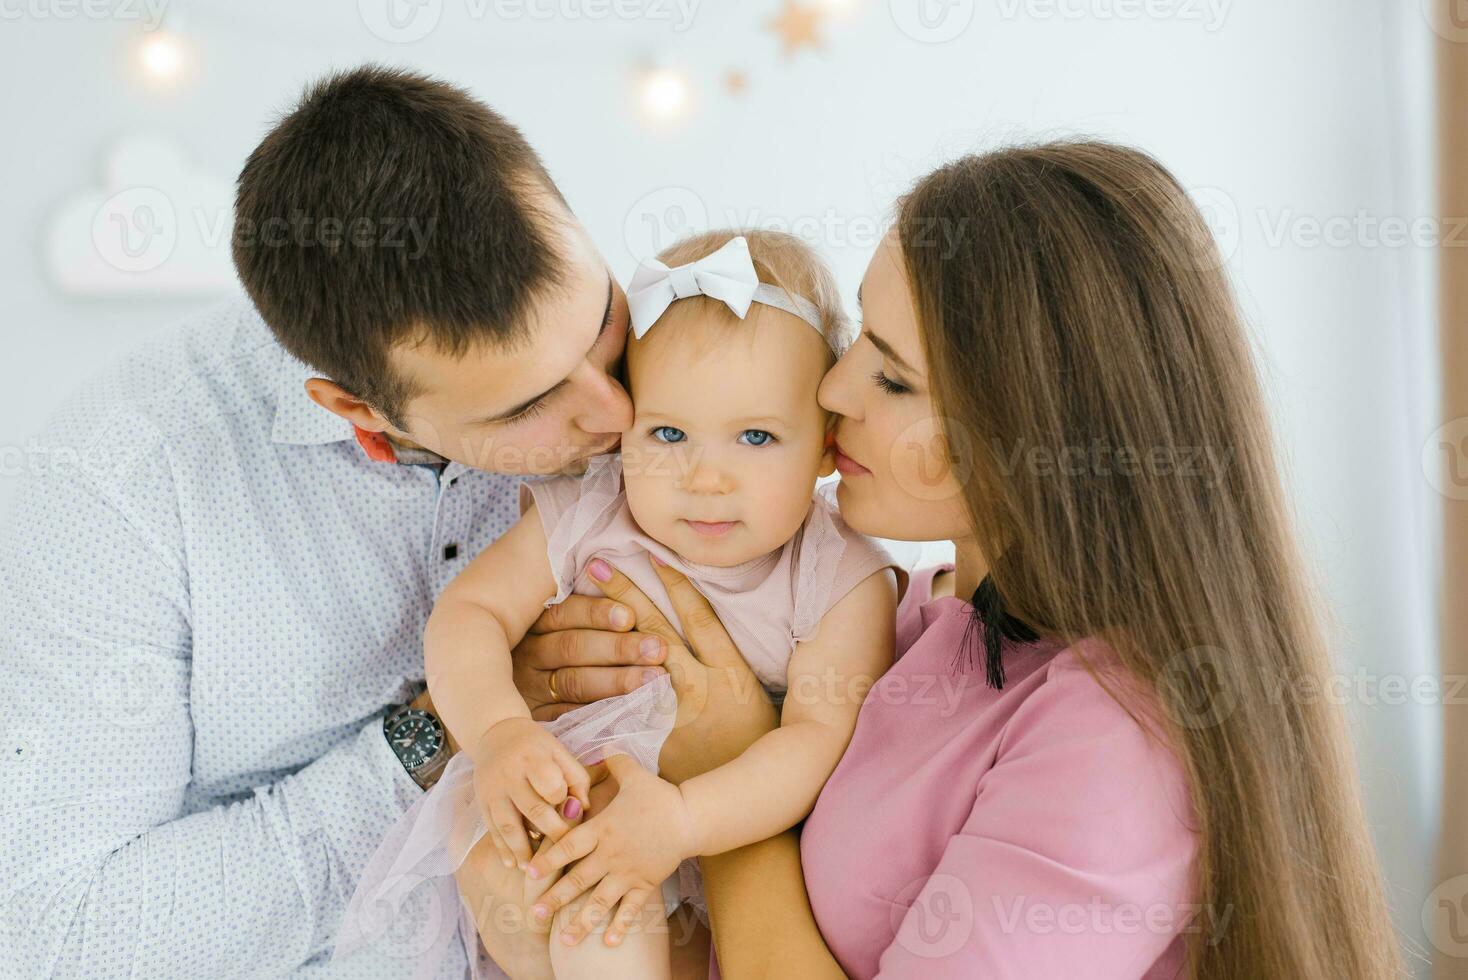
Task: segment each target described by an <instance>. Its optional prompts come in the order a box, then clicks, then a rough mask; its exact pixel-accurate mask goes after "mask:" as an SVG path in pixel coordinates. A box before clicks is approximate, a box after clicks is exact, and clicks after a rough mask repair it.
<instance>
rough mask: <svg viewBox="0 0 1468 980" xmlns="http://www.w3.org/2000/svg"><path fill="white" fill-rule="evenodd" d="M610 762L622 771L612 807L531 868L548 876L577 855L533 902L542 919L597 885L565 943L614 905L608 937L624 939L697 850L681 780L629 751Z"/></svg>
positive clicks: (570, 942)
mask: <svg viewBox="0 0 1468 980" xmlns="http://www.w3.org/2000/svg"><path fill="white" fill-rule="evenodd" d="M607 768H608V769H609V770H610V772H611V774H612V775H613V776H614V777H616V780H617V795H616V796H615V797H613V799H612V801H611V802H610V803H608V804H607V806H606V809H604V810H602V811H601V812H600V813H598V814H596V815H595V816H593V817H591V818H590V819H588V820H587V821H586V822H585V823H583V824H582V825H581V826H579V827H576V828H575V829H573V830H572V831H571V832H570V833H568V834H567V835H566V836H565V837H563V838H561V839H560V840H559V841H558V842H556V844H555V845H553V846H551V847H549V848H544V849H542V850H541V851H540V852H539V853H537V854H536V855H535V858H534V860H532V861H531V862H530V866H529V867H528V868H527V869H526V871H525V873H526V875H527V876H528V877H530V878H532V879H536V878H544V877H546V876H547V875H550V874H552V873H553V872H554V871H555V870H556V869H557V868H563V867H565V866H566V865H567V864H570V863H571V862H572V861H576V864H574V865H572V866H571V868H570V869H569V870H568V871H567V872H566V873H565V874H564V875H562V876H561V879H560V881H557V882H556V883H555V885H553V886H552V887H551V889H550V890H549V891H547V892H546V893H545V894H544V895H542V896H541V897H540V901H538V902H537V903H536V904H535V907H534V909H532V912H531V914H532V915H534V916H535V917H536V919H538V920H539V921H541V922H549V921H550V918H551V916H552V915H554V914H555V911H556V910H557V909H559V908H561V907H562V906H564V905H566V904H568V903H570V902H572V901H574V900H575V899H576V897H577V896H578V895H580V894H581V893H583V892H586V891H591V890H592V889H595V890H594V891H591V898H590V900H589V901H587V902H586V903H585V904H584V905H583V906H582V908H581V912H580V914H578V915H577V916H576V918H575V921H573V922H572V923H571V924H570V925H569V926H568V927H567V928H566V930H565V931H564V932H562V933H561V942H563V943H565V944H566V945H568V946H574V945H576V944H577V943H578V942H580V941H581V939H582V938H583V937H584V936H585V935H586V934H587V932H589V931H590V930H591V929H593V928H595V927H596V925H597V923H599V922H601V921H602V920H603V919H605V918H606V917H607V916H608V915H609V914H610V913H611V911H612V909H614V908H615V909H616V910H617V914H616V917H615V918H614V919H613V920H612V923H611V925H610V926H608V927H607V931H606V934H605V936H604V937H603V940H604V941H605V942H606V944H607V945H609V946H615V945H617V943H619V942H621V940H622V936H623V935H624V934H625V933H626V932H627V930H628V929H629V928H630V927H631V926H632V924H633V923H635V922H637V921H638V919H639V918H640V916H641V914H642V907H643V905H645V904H646V903H647V900H648V899H649V898H651V897H652V896H653V895H654V894H656V889H659V888H661V887H662V883H663V879H664V878H666V877H668V875H670V874H672V873H673V871H674V870H676V869H677V867H678V862H680V861H682V860H683V859H684V858H687V857H693V856H694V855H696V854H697V853H698V835H697V834H696V833H695V829H694V826H693V819H692V817H691V816H690V815H689V813H688V807H687V806H686V805H685V804H684V801H683V794H682V793H681V792H680V791H679V790H678V787H676V786H674V785H673V784H672V783H669V782H666V781H665V780H662V779H659V778H658V777H657V776H654V775H653V774H652V773H650V772H648V771H647V770H646V769H644V768H642V767H641V766H640V765H638V764H637V762H636V761H634V760H633V759H632V757H631V756H628V755H614V756H610V757H608V758H607ZM578 859H579V860H578ZM619 902H620V903H621V904H620V906H619V905H618V903H619Z"/></svg>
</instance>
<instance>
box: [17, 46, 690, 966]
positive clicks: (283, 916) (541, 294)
mask: <svg viewBox="0 0 1468 980" xmlns="http://www.w3.org/2000/svg"><path fill="white" fill-rule="evenodd" d="M235 221H236V226H235V237H234V255H235V262H236V266H237V269H238V271H239V275H240V279H241V281H242V282H243V283H244V286H245V288H246V290H247V292H248V294H249V297H250V300H251V301H252V304H247V303H244V302H242V301H241V302H234V303H227V304H224V305H223V306H221V307H218V308H216V309H214V310H211V311H210V312H208V313H206V314H203V315H201V316H199V317H197V318H195V319H193V320H191V321H189V322H187V323H185V324H184V325H183V326H182V329H180V330H179V331H177V332H176V333H175V334H173V335H172V336H170V337H168V338H167V339H165V340H163V341H162V342H161V343H157V344H155V345H153V346H152V347H150V348H148V349H146V350H144V351H142V352H140V353H139V354H137V355H135V356H133V357H132V358H130V359H129V360H127V361H125V362H124V363H122V364H121V365H119V366H118V367H117V368H116V369H115V370H114V371H112V372H111V373H109V374H107V375H105V376H104V377H102V378H100V379H98V380H96V381H94V382H92V383H91V384H89V385H88V386H86V387H85V388H84V390H83V391H82V392H81V393H80V394H79V395H78V396H77V397H76V398H75V399H74V400H73V401H72V402H71V403H70V404H69V405H68V406H67V407H66V408H65V409H63V410H62V411H61V412H60V413H59V415H58V416H57V417H56V418H55V419H54V420H53V422H52V423H51V425H50V426H49V428H48V430H47V433H46V435H45V441H46V444H47V445H48V446H49V447H51V449H52V450H54V451H53V452H52V453H51V454H50V455H49V456H48V458H49V459H52V460H55V461H57V462H58V465H54V466H51V467H49V468H48V469H47V470H46V471H45V472H40V473H36V474H34V475H33V476H32V477H31V478H30V480H29V482H28V483H27V485H26V486H25V488H24V489H23V490H22V492H21V493H20V496H19V501H18V503H17V506H16V511H15V512H14V514H13V516H12V519H11V521H10V522H9V525H8V527H7V529H6V530H5V533H4V538H3V543H0V611H3V621H4V624H5V625H4V633H3V637H4V639H3V647H0V671H3V675H4V683H3V691H4V708H5V723H4V727H5V730H6V731H7V732H8V733H9V734H8V736H7V741H6V743H5V745H6V760H7V761H6V763H5V769H4V771H3V772H4V781H5V784H4V785H5V788H4V793H3V801H4V802H3V805H0V815H3V817H0V837H3V843H0V890H3V894H0V899H3V902H4V905H3V906H0V922H3V926H4V932H3V939H0V945H3V947H4V948H5V949H6V950H7V956H8V961H7V964H6V967H5V971H4V972H6V974H7V975H11V972H12V971H14V972H18V973H19V974H20V975H22V976H32V975H39V976H46V975H63V976H82V977H89V978H91V977H114V976H117V977H143V978H153V977H175V976H188V977H196V976H202V977H210V978H218V977H228V976H240V975H250V976H276V975H291V974H296V973H305V972H308V971H309V972H311V975H313V976H332V975H342V976H352V977H370V976H407V975H411V973H412V971H413V969H414V967H415V963H414V962H413V960H412V958H411V955H410V952H411V951H398V952H397V953H394V952H393V951H392V950H391V949H389V950H387V951H386V952H382V953H381V955H380V956H378V957H377V958H376V959H373V958H371V957H362V958H357V959H354V960H352V961H351V962H350V963H349V964H336V965H331V964H328V963H327V957H328V954H329V950H330V948H331V944H332V942H333V940H334V938H335V936H336V933H337V930H338V928H339V926H340V922H341V916H342V912H343V908H344V905H345V903H346V901H347V899H348V898H349V897H350V895H351V893H352V890H353V888H354V887H355V884H356V881H357V877H358V875H359V873H360V871H361V868H362V865H363V863H364V862H365V860H366V858H367V856H368V855H369V854H370V853H371V852H372V850H373V848H374V847H375V846H376V844H377V842H378V841H379V839H380V838H381V837H382V835H383V833H384V831H385V830H386V829H387V828H388V827H389V826H390V825H391V824H392V822H393V821H394V820H395V819H396V818H397V817H398V816H399V815H400V814H401V813H402V812H403V811H404V810H405V809H406V808H407V807H408V806H409V805H411V803H412V802H413V801H414V800H415V799H416V798H417V797H418V796H419V795H420V794H421V792H422V786H425V785H428V784H429V783H431V780H432V778H433V776H434V775H435V774H436V772H437V770H438V769H439V768H441V766H442V763H443V759H444V756H445V751H446V750H444V749H442V748H441V747H440V745H439V743H440V742H441V741H442V739H441V737H438V736H436V735H435V733H434V730H433V721H432V719H431V718H426V719H425V717H423V716H415V715H404V714H403V713H402V711H401V710H400V709H399V708H397V707H394V706H400V705H401V704H402V703H403V702H405V701H409V700H411V699H413V698H414V697H415V695H419V693H420V692H421V691H422V680H423V662H422V650H421V643H420V640H421V634H422V629H423V625H424V622H425V620H426V618H427V615H428V612H429V609H430V607H431V605H432V603H433V600H434V598H435V597H436V596H437V595H438V594H439V592H440V590H441V589H442V588H443V586H444V585H445V584H446V583H447V582H448V581H449V580H450V579H452V578H453V576H454V575H455V574H456V573H457V572H458V571H459V570H460V569H462V568H463V567H464V565H465V563H467V562H468V561H469V559H470V558H472V557H473V556H474V555H475V554H476V553H478V551H479V550H481V549H482V548H484V547H485V546H486V545H488V544H489V543H490V542H491V541H492V540H494V539H495V538H496V537H497V536H498V535H499V534H501V533H502V532H503V531H504V530H505V529H507V528H508V527H509V526H510V525H511V524H512V523H513V522H514V520H515V519H516V517H517V516H518V505H517V498H518V487H519V484H520V482H521V480H522V479H523V477H525V476H528V475H540V474H550V473H556V472H563V471H571V472H575V471H577V470H578V468H581V467H584V465H585V462H586V460H587V459H588V458H589V457H591V456H593V455H595V454H598V453H602V452H606V451H608V450H610V449H612V448H614V447H615V446H616V445H617V443H618V434H619V433H620V432H621V431H622V430H624V429H625V428H626V427H627V426H628V425H629V424H630V419H631V405H630V402H629V401H628V398H627V394H626V392H625V391H624V390H623V388H622V386H621V384H620V382H619V381H618V372H619V362H620V359H621V354H622V349H623V344H624V338H625V334H626V330H627V307H626V300H625V297H624V296H623V293H622V290H621V289H620V288H619V287H618V285H617V283H616V282H615V281H614V280H613V278H612V276H611V275H610V273H609V272H608V269H607V267H606V264H605V263H604V262H603V261H602V259H601V258H600V256H599V255H598V254H597V251H596V249H595V248H594V247H593V246H592V244H591V242H590V241H589V239H588V238H587V235H586V233H585V231H584V230H583V229H582V228H581V226H580V224H579V223H578V222H577V221H576V219H575V217H574V216H573V215H572V213H571V211H570V209H569V208H568V207H567V206H566V204H565V202H564V201H563V200H562V198H561V196H560V194H559V192H558V191H557V190H556V188H555V186H554V184H553V183H552V182H551V180H550V178H549V176H548V175H547V174H546V171H545V169H544V168H543V167H542V165H541V163H540V161H539V160H538V158H537V157H536V155H535V153H534V152H533V151H532V150H531V148H530V147H529V146H528V144H526V142H525V141H524V139H523V137H522V136H521V135H520V133H519V132H518V131H517V130H515V128H514V127H512V126H511V125H510V124H509V123H507V122H506V121H505V120H503V119H502V118H500V117H499V116H498V115H496V114H495V113H494V112H493V111H491V110H490V109H489V108H488V107H486V106H484V105H483V104H481V103H479V102H477V101H475V100H474V99H472V98H471V97H470V96H469V95H467V94H466V93H465V92H463V91H461V90H459V89H456V88H453V87H451V86H448V85H445V84H442V83H440V82H437V81H434V80H431V79H428V78H425V77H422V76H418V75H415V74H411V73H407V72H402V71H391V70H385V69H380V68H372V67H368V68H363V69H359V70H356V71H351V72H347V73H345V74H340V75H336V76H334V77H331V78H328V79H326V80H324V81H322V82H321V83H319V84H317V85H315V86H313V87H311V88H310V89H309V90H308V91H307V92H306V94H305V96H304V98H303V99H302V100H301V102H300V104H299V105H298V106H297V107H296V108H295V110H294V111H292V112H291V113H290V114H289V115H288V116H286V117H285V118H284V119H283V120H282V121H281V122H280V123H279V124H278V125H277V126H276V127H275V128H274V129H272V130H271V131H270V133H269V134H267V135H266V137H265V139H264V140H263V141H262V142H261V144H260V145H259V147H257V148H256V150H255V151H254V153H252V154H251V156H250V158H249V160H248V162H247V163H246V164H245V167H244V170H243V172H242V173H241V174H240V178H239V186H238V198H237V202H236V214H235ZM63 464H64V465H63ZM559 608H560V609H561V613H560V615H559V616H558V618H557V621H556V623H552V622H550V621H549V620H543V621H542V624H541V626H540V632H539V633H537V634H534V635H532V636H530V637H528V638H527V640H526V641H525V643H523V644H522V645H521V647H520V648H519V649H517V651H516V653H515V661H516V676H517V683H519V685H520V687H521V689H522V691H523V692H524V693H525V696H526V698H527V701H529V703H530V704H531V706H532V708H533V709H534V714H535V716H536V717H539V718H548V717H552V716H554V715H555V714H557V713H559V712H560V711H564V710H568V709H569V708H570V707H573V706H574V705H575V704H576V703H580V702H587V701H591V700H595V699H597V698H600V697H605V696H608V695H612V694H619V693H623V692H625V691H628V690H631V689H632V688H634V687H636V686H637V685H638V684H640V683H642V682H644V681H645V680H647V679H651V678H652V677H655V676H656V673H657V672H658V671H660V670H662V669H663V667H662V666H660V665H661V664H662V663H663V661H664V658H665V656H666V655H667V651H666V650H665V648H664V644H663V643H662V642H661V641H659V640H658V639H657V638H656V637H654V636H652V635H651V634H647V635H644V634H642V633H638V632H635V631H631V629H630V628H631V626H632V625H633V624H632V615H631V611H630V609H629V608H628V607H626V606H620V605H618V604H615V603H612V602H611V601H610V600H577V602H576V603H574V604H573V603H568V604H567V605H564V606H562V607H559ZM553 625H561V626H571V627H582V628H581V629H576V630H573V631H570V632H558V633H550V632H548V631H547V628H548V627H550V626H553ZM592 627H599V628H600V629H593V628H592ZM583 665H601V666H583ZM415 705H416V706H417V707H429V705H427V703H426V701H424V700H423V699H422V697H421V696H420V697H419V699H418V700H417V701H416V702H415ZM389 714H391V715H392V717H391V718H388V719H387V721H388V724H387V727H388V728H389V729H390V730H391V731H392V733H393V735H394V737H393V740H392V742H391V743H390V742H389V739H388V737H387V736H386V734H385V732H384V728H385V725H384V721H385V715H389ZM410 770H411V772H410ZM470 884H472V883H470ZM470 890H472V889H470ZM463 968H464V963H463V961H462V959H460V960H458V961H456V962H450V963H446V964H444V972H445V973H446V974H450V975H452V974H457V973H462V971H463Z"/></svg>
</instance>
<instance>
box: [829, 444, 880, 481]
mask: <svg viewBox="0 0 1468 980" xmlns="http://www.w3.org/2000/svg"><path fill="white" fill-rule="evenodd" d="M835 448H836V469H837V471H839V472H840V474H841V475H842V476H862V475H864V474H870V473H871V472H872V471H871V470H869V469H867V468H866V467H865V466H863V465H861V464H860V463H858V462H857V461H856V460H854V459H852V458H851V457H850V456H848V455H846V453H844V452H842V450H841V443H839V442H838V443H836V446H835Z"/></svg>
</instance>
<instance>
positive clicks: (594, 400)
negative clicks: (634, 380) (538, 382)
mask: <svg viewBox="0 0 1468 980" xmlns="http://www.w3.org/2000/svg"><path fill="white" fill-rule="evenodd" d="M582 367H583V368H586V369H587V370H586V375H585V377H584V378H578V379H577V380H578V381H581V382H582V385H583V391H584V395H583V397H584V402H583V404H582V406H581V411H580V412H579V413H578V414H577V416H576V426H577V428H579V429H581V430H582V431H583V432H591V433H604V432H626V431H627V430H628V429H630V428H632V399H631V398H630V397H628V395H627V389H626V388H623V387H622V383H621V382H620V381H618V380H617V379H616V378H614V377H612V376H611V375H610V374H608V373H607V372H606V371H605V370H603V369H602V368H600V367H598V366H596V365H593V364H583V365H582Z"/></svg>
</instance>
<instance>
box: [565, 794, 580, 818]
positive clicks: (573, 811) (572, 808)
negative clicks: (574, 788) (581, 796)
mask: <svg viewBox="0 0 1468 980" xmlns="http://www.w3.org/2000/svg"><path fill="white" fill-rule="evenodd" d="M561 815H562V816H564V817H565V818H566V819H567V820H575V819H576V818H577V817H579V816H581V801H580V800H578V799H576V797H574V796H572V797H568V798H567V800H566V802H565V803H562V804H561Z"/></svg>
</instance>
